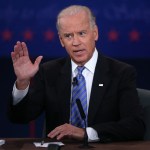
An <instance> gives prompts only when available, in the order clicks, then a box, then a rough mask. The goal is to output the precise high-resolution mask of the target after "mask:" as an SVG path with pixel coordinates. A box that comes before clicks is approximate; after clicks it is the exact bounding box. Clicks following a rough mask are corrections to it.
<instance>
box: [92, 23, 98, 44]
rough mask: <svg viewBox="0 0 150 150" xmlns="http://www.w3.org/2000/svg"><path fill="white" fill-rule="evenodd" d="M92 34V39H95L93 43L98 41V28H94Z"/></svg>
mask: <svg viewBox="0 0 150 150" xmlns="http://www.w3.org/2000/svg"><path fill="white" fill-rule="evenodd" d="M93 32H94V39H95V41H97V40H98V27H97V25H95V26H94V29H93Z"/></svg>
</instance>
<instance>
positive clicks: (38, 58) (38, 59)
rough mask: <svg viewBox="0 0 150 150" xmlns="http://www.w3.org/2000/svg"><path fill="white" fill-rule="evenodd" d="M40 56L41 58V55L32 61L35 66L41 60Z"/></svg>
mask: <svg viewBox="0 0 150 150" xmlns="http://www.w3.org/2000/svg"><path fill="white" fill-rule="evenodd" d="M42 58H43V56H39V57H37V58H36V60H35V62H34V65H35V66H39V64H40V62H41V60H42Z"/></svg>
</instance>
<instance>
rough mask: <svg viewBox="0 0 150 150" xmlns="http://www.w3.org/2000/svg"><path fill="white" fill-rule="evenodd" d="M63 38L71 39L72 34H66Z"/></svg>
mask: <svg viewBox="0 0 150 150" xmlns="http://www.w3.org/2000/svg"><path fill="white" fill-rule="evenodd" d="M64 37H65V38H67V39H71V38H72V34H70V33H66V34H64Z"/></svg>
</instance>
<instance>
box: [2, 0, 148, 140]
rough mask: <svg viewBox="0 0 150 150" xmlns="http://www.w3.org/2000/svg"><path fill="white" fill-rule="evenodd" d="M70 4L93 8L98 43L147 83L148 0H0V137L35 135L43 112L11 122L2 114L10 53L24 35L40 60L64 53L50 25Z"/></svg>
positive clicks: (142, 83) (10, 75) (8, 89)
mask: <svg viewBox="0 0 150 150" xmlns="http://www.w3.org/2000/svg"><path fill="white" fill-rule="evenodd" d="M74 4H81V5H86V6H88V7H90V8H91V9H92V11H93V12H94V14H95V16H96V18H97V24H98V27H99V41H98V42H97V49H98V50H99V51H100V52H101V53H103V54H105V55H107V56H110V57H113V58H116V59H119V60H121V61H124V62H127V63H129V64H131V65H133V66H135V68H136V70H137V75H138V76H137V87H138V88H145V89H150V71H149V68H150V67H149V66H150V44H149V43H150V1H149V0H142V1H141V0H105V1H104V0H99V1H96V0H60V1H56V0H42V1H40V0H30V1H27V0H21V1H19V0H1V1H0V93H1V98H0V138H1V137H40V136H41V131H42V126H43V115H42V116H40V117H39V118H37V120H35V121H32V122H31V123H30V124H27V125H20V124H12V123H11V122H10V121H9V120H8V118H7V115H6V111H7V101H8V98H9V96H10V95H11V92H12V86H13V83H14V81H15V75H14V72H13V66H12V62H11V57H10V53H11V51H12V50H13V46H14V44H15V43H16V41H18V40H20V41H25V42H26V43H27V45H28V48H29V51H30V57H31V59H32V60H33V61H34V59H35V58H36V57H37V56H39V55H43V56H44V59H43V61H42V62H44V61H47V60H51V59H55V58H58V57H64V56H66V55H67V54H66V52H65V50H64V49H63V48H62V47H61V45H60V43H59V39H58V36H57V30H56V27H55V23H56V16H57V14H58V12H59V11H60V10H61V9H62V8H64V7H66V6H68V5H74Z"/></svg>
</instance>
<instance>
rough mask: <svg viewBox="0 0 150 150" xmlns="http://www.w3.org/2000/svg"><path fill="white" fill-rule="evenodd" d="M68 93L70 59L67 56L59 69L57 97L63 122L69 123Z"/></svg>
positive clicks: (69, 89) (69, 92)
mask: <svg viewBox="0 0 150 150" xmlns="http://www.w3.org/2000/svg"><path fill="white" fill-rule="evenodd" d="M70 94H71V61H70V59H69V58H68V59H67V61H66V63H65V64H64V66H63V67H62V69H61V72H60V78H59V80H58V99H59V101H60V109H61V110H60V113H61V116H62V117H63V118H62V120H63V121H64V122H63V123H69V118H70Z"/></svg>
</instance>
